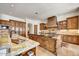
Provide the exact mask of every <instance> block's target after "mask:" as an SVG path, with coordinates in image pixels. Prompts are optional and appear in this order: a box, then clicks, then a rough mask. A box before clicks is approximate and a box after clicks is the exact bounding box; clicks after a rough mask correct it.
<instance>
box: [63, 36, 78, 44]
mask: <svg viewBox="0 0 79 59" xmlns="http://www.w3.org/2000/svg"><path fill="white" fill-rule="evenodd" d="M63 41H64V42H68V43H72V44H76V45H79V36H75V35H64V36H63Z"/></svg>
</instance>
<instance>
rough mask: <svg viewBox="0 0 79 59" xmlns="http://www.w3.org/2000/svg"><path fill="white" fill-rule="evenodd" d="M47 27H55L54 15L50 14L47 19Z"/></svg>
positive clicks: (55, 19)
mask: <svg viewBox="0 0 79 59" xmlns="http://www.w3.org/2000/svg"><path fill="white" fill-rule="evenodd" d="M47 27H57V18H56V16H52V17H49V18H48V19H47Z"/></svg>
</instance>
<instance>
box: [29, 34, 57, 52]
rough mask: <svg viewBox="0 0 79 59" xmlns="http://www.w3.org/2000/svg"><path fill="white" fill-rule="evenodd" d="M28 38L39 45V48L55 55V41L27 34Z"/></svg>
mask: <svg viewBox="0 0 79 59" xmlns="http://www.w3.org/2000/svg"><path fill="white" fill-rule="evenodd" d="M29 38H30V39H32V40H34V41H37V42H39V43H40V46H41V47H43V48H45V49H47V50H48V51H50V52H52V53H56V39H54V38H49V37H45V36H42V35H33V34H29Z"/></svg>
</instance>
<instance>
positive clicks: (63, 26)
mask: <svg viewBox="0 0 79 59" xmlns="http://www.w3.org/2000/svg"><path fill="white" fill-rule="evenodd" d="M58 26H59V29H67V22H66V20H64V21H59V23H58Z"/></svg>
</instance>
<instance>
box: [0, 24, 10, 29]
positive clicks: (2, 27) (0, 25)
mask: <svg viewBox="0 0 79 59" xmlns="http://www.w3.org/2000/svg"><path fill="white" fill-rule="evenodd" d="M0 29H9V26H8V25H2V24H0Z"/></svg>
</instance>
